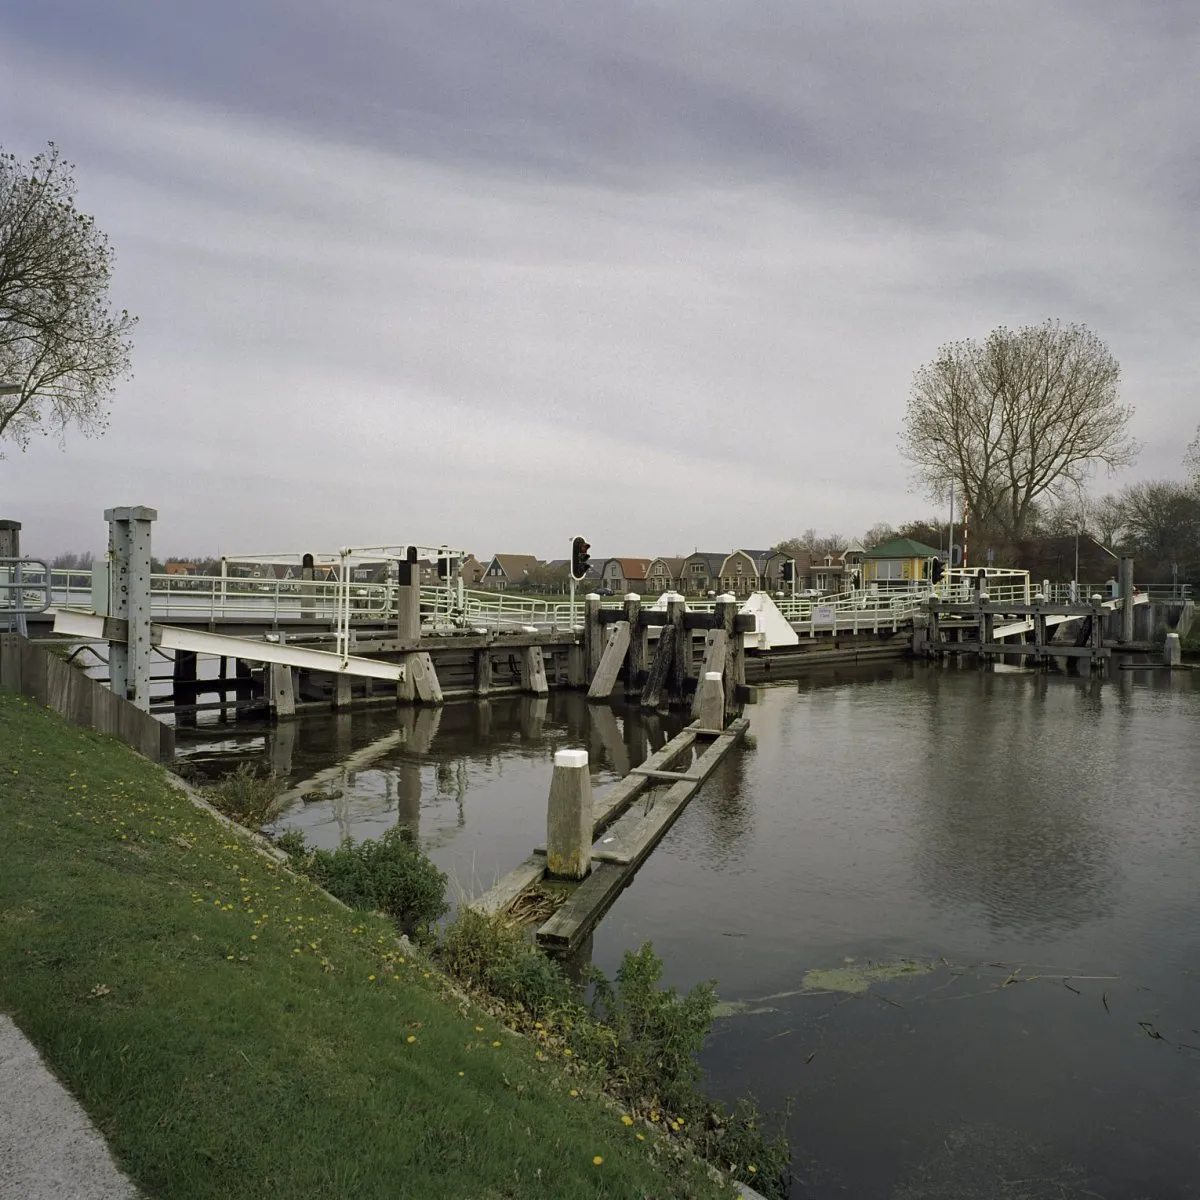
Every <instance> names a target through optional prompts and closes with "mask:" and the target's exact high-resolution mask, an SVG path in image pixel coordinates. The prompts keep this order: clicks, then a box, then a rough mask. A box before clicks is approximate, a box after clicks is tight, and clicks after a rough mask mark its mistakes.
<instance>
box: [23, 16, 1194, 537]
mask: <svg viewBox="0 0 1200 1200" xmlns="http://www.w3.org/2000/svg"><path fill="white" fill-rule="evenodd" d="M1188 11H1189V10H1188V7H1187V6H1185V5H1180V6H1175V5H1169V4H1139V5H1136V6H1135V5H1127V4H1117V3H1104V2H1100V3H1097V2H1094V0H1093V2H1089V3H1058V4H1041V3H1038V4H1035V3H1033V2H1032V0H1028V2H1024V3H1012V4H1005V5H995V6H986V5H971V6H965V5H962V4H958V3H953V4H952V3H949V2H946V3H925V4H918V3H913V4H905V5H897V4H894V3H891V2H890V0H888V2H887V3H884V0H876V2H875V3H870V4H857V5H853V6H848V5H844V4H833V3H823V4H822V3H814V4H804V5H798V4H794V3H789V4H783V3H769V4H764V5H755V6H745V5H738V6H734V5H732V4H717V3H708V2H698V3H688V4H683V3H675V4H667V3H665V2H660V3H657V4H651V3H640V4H633V3H614V4H594V5H590V6H582V5H563V4H551V3H549V2H548V0H547V2H533V0H529V2H525V3H510V4H504V5H498V4H495V3H483V2H482V0H479V2H473V3H443V4H434V5H397V4H394V3H384V2H383V0H380V2H378V3H366V2H359V3H350V4H336V5H335V4H333V3H332V0H321V2H319V3H309V4H306V5H304V6H296V5H293V4H290V3H288V4H284V3H283V0H237V2H235V0H217V2H216V3H211V4H208V5H205V6H192V7H190V8H189V7H183V6H176V5H165V4H160V3H157V2H152V0H116V2H114V3H110V4H106V5H104V6H96V5H92V4H87V3H85V2H84V0H41V2H40V3H39V4H38V5H26V6H22V7H21V9H20V10H19V11H18V12H15V13H10V14H6V16H5V18H4V19H3V20H4V32H5V34H7V35H10V36H6V37H5V39H4V43H5V44H6V45H7V47H8V50H7V57H5V54H6V52H5V50H4V49H0V59H3V61H0V77H2V78H4V79H5V80H6V81H7V84H6V86H8V87H9V88H10V89H11V95H12V102H11V104H10V105H9V106H8V108H9V111H10V114H11V116H12V121H11V124H10V129H11V130H12V131H13V133H15V134H16V135H17V136H18V137H19V139H20V144H19V145H18V146H17V147H16V148H18V149H21V150H23V151H26V152H28V151H30V150H32V149H36V147H37V144H38V143H39V142H41V141H44V140H45V139H46V138H48V137H55V138H56V139H58V140H59V141H61V142H62V143H63V145H64V147H65V149H66V152H67V154H68V156H69V157H73V158H75V159H76V160H77V161H79V163H80V172H79V178H80V184H81V189H82V191H83V198H84V202H85V205H87V206H89V207H91V208H92V209H93V210H94V211H95V212H96V213H97V216H98V218H99V219H100V221H101V224H102V225H103V226H104V228H106V229H107V230H108V231H109V232H110V233H111V234H112V236H113V239H114V242H115V244H116V245H117V247H118V251H119V260H118V277H117V284H118V287H119V289H120V292H121V299H122V302H126V303H128V304H129V305H130V307H132V308H134V309H136V310H137V311H139V312H140V313H141V314H142V317H143V325H142V328H141V332H140V335H139V343H138V357H137V378H136V380H135V381H134V383H133V384H131V385H130V386H129V387H128V388H127V389H123V391H122V394H121V396H120V397H119V399H118V404H117V408H116V410H115V414H114V427H113V430H112V433H111V435H110V437H109V438H108V439H107V440H106V441H103V442H97V443H82V442H78V441H74V442H72V444H71V447H70V451H69V454H68V455H67V456H66V457H63V458H60V457H58V456H57V455H56V454H55V452H53V451H52V450H51V449H49V448H47V447H39V448H38V449H37V450H36V452H35V453H31V455H30V456H28V457H27V458H25V459H24V460H12V461H10V462H8V463H6V464H4V466H3V468H0V470H2V471H3V476H0V478H3V479H4V480H6V485H7V486H8V487H11V488H12V489H14V490H13V491H12V492H11V499H10V498H6V497H4V496H0V503H3V504H4V506H6V507H12V505H13V504H14V503H16V502H17V501H20V502H21V503H28V500H27V499H24V498H25V497H28V496H34V495H40V496H43V497H47V498H46V499H44V500H43V501H41V502H39V503H42V504H44V506H45V507H44V508H43V509H42V510H41V511H42V512H43V513H44V514H45V517H44V519H45V520H46V521H47V522H48V523H49V527H50V528H52V529H56V530H59V532H58V533H56V534H55V535H54V536H55V537H58V538H59V539H60V541H62V542H63V543H66V542H68V541H72V540H74V541H78V539H73V538H70V537H69V536H68V534H67V532H66V528H67V525H66V524H63V523H64V522H66V523H68V524H69V521H70V520H71V519H76V520H77V519H81V518H68V517H67V516H65V515H63V514H65V513H66V512H67V511H68V510H71V511H78V510H82V509H92V508H94V509H95V514H94V519H95V520H97V521H98V519H99V516H98V514H99V510H100V509H101V508H102V507H104V506H105V505H106V504H111V503H120V502H125V500H129V499H136V500H140V501H142V502H146V503H154V504H157V505H158V506H159V507H160V508H161V509H162V510H163V513H164V517H163V522H162V527H161V536H163V537H170V538H176V539H178V542H177V543H176V544H177V545H178V546H179V548H181V549H183V548H185V547H191V548H204V547H205V546H206V545H211V542H212V540H213V539H214V538H216V539H219V540H220V541H221V543H222V544H223V545H224V546H225V547H226V548H228V546H229V545H230V544H231V542H232V541H233V540H242V541H244V539H242V537H241V534H242V531H243V529H253V530H255V531H261V532H262V533H263V534H264V535H266V534H270V539H269V540H271V541H273V542H275V543H276V544H280V545H291V544H292V542H293V541H294V539H295V538H296V537H298V536H300V534H299V532H298V530H303V532H304V534H305V536H309V535H311V536H317V535H320V537H321V538H322V539H324V540H325V542H326V544H335V543H336V542H338V541H341V540H345V539H346V538H347V537H350V536H352V535H351V534H350V533H348V532H347V529H348V528H351V527H352V528H354V529H357V530H359V531H360V532H361V534H362V536H361V537H360V536H358V535H353V537H354V540H371V539H374V538H378V537H381V536H383V537H390V536H395V533H394V531H395V530H396V529H397V528H398V527H400V526H404V527H405V528H406V529H408V530H411V529H412V528H413V527H414V526H415V527H418V528H419V529H420V530H421V533H420V536H431V535H434V534H435V531H436V540H443V539H444V538H445V539H453V540H458V541H464V542H465V543H466V544H468V545H469V546H470V547H471V548H473V549H475V550H477V551H479V552H485V553H486V552H487V551H488V550H490V549H496V548H502V547H504V546H507V547H508V548H512V549H523V548H531V549H534V550H536V551H538V552H541V553H543V554H547V555H548V554H550V553H555V552H558V551H559V550H561V545H560V543H561V541H562V536H561V535H562V531H563V529H564V528H570V529H575V528H584V529H586V530H587V532H588V533H589V536H591V537H592V540H593V543H594V544H597V545H600V544H603V545H606V546H610V547H617V548H620V549H623V550H624V551H626V552H629V553H657V552H660V551H663V550H664V549H690V548H692V547H693V546H694V545H696V544H697V543H698V542H708V543H710V544H714V545H723V544H725V543H726V542H728V543H733V542H740V543H742V544H751V543H766V542H769V541H772V540H774V539H776V538H778V537H781V536H784V535H786V534H787V533H789V532H794V531H796V530H798V529H801V528H803V527H805V526H807V525H818V526H822V527H826V528H832V527H837V528H841V529H843V530H845V531H847V532H857V531H859V530H861V529H862V528H865V527H866V526H867V525H868V524H870V523H872V522H873V521H875V520H877V519H884V518H886V519H892V520H900V519H903V518H904V517H905V516H907V515H911V514H912V513H914V512H916V511H920V510H922V509H923V508H924V505H923V503H922V502H921V500H920V499H919V498H917V497H914V496H911V495H908V494H907V493H906V490H905V482H906V481H905V472H904V468H903V466H902V464H901V463H900V462H899V461H898V459H897V456H896V452H895V433H896V428H897V426H898V424H899V420H900V416H901V413H902V409H903V400H904V396H905V393H906V390H907V386H908V380H909V378H910V376H911V372H912V370H913V369H914V368H915V367H916V366H917V365H918V364H919V363H920V362H921V361H923V360H924V359H926V358H927V357H928V356H929V355H930V354H931V353H932V352H933V351H934V349H935V348H936V346H937V345H938V344H939V343H941V342H943V341H946V340H950V339H953V338H957V337H961V336H972V335H979V334H982V333H984V332H986V330H987V329H989V328H991V327H993V326H994V325H996V324H1000V323H1002V322H1004V323H1010V324H1015V323H1021V322H1024V321H1030V320H1040V319H1042V318H1043V317H1046V316H1051V315H1056V316H1062V317H1063V318H1064V319H1068V320H1085V321H1087V322H1089V323H1091V324H1092V325H1093V326H1094V327H1096V328H1097V330H1098V332H1100V334H1101V335H1102V336H1104V337H1105V338H1107V339H1108V340H1109V341H1110V343H1111V344H1112V346H1113V348H1114V350H1115V351H1116V353H1117V354H1118V356H1119V357H1120V358H1121V359H1122V361H1123V362H1124V364H1125V368H1126V393H1127V396H1128V398H1129V399H1130V400H1131V401H1133V402H1134V403H1135V404H1137V405H1138V406H1139V410H1140V411H1139V418H1138V421H1139V428H1138V433H1139V435H1140V436H1142V437H1143V438H1144V439H1145V440H1146V441H1147V443H1148V445H1147V451H1146V454H1145V456H1144V459H1143V468H1144V470H1145V471H1146V472H1147V473H1149V474H1162V473H1170V472H1172V471H1174V470H1175V469H1176V468H1177V465H1178V464H1177V461H1176V460H1177V459H1178V454H1179V448H1178V446H1177V444H1176V442H1177V440H1178V437H1179V430H1180V421H1181V411H1180V410H1181V406H1182V407H1184V408H1186V405H1187V404H1188V403H1189V402H1190V403H1191V404H1192V405H1193V415H1191V416H1186V414H1185V419H1184V421H1183V425H1184V428H1186V429H1188V430H1190V429H1191V428H1192V427H1194V425H1195V422H1196V420H1197V419H1200V403H1197V402H1196V392H1195V360H1194V354H1193V351H1192V350H1191V342H1192V339H1193V336H1194V328H1195V325H1196V321H1197V318H1200V303H1198V291H1197V285H1196V283H1195V278H1196V274H1195V268H1196V265H1197V264H1196V239H1195V236H1194V235H1195V228H1194V225H1195V221H1194V216H1193V211H1194V200H1195V197H1196V195H1197V194H1198V193H1200V188H1198V187H1197V183H1198V176H1197V171H1198V167H1197V163H1198V162H1200V156H1198V155H1197V153H1196V149H1197V147H1196V134H1195V129H1194V121H1193V117H1192V112H1193V110H1194V108H1195V100H1196V95H1195V92H1196V83H1195V78H1196V73H1195V71H1194V60H1195V57H1196V48H1197V35H1196V33H1195V31H1194V30H1193V29H1192V28H1191V27H1190V26H1189V25H1188V24H1187V23H1186V16H1187V13H1188ZM7 136H9V135H8V134H6V137H7ZM547 485H548V486H549V487H551V488H552V489H554V491H553V500H552V501H550V502H547V501H546V500H545V493H544V491H543V490H541V489H543V488H544V487H545V486H547ZM127 489H128V490H127ZM129 490H132V491H136V492H137V493H138V494H137V495H136V496H131V495H130V491H129ZM116 492H120V493H121V494H120V495H116V494H115V493H116ZM66 493H70V494H72V495H74V496H76V497H78V501H79V503H78V505H77V506H75V507H74V508H72V506H70V505H67V506H63V505H62V504H61V502H60V501H59V500H53V501H51V500H50V499H49V498H48V497H50V496H60V495H62V494H66ZM164 495H165V496H166V497H167V500H164V499H163V496H164ZM122 496H123V497H124V499H122ZM683 496H686V497H687V503H686V504H682V503H681V497H683ZM731 497H736V503H733V504H731V502H730V498H731ZM168 500H169V503H168ZM172 508H174V513H172ZM380 526H383V527H384V528H380ZM47 536H49V535H47ZM406 536H407V535H406Z"/></svg>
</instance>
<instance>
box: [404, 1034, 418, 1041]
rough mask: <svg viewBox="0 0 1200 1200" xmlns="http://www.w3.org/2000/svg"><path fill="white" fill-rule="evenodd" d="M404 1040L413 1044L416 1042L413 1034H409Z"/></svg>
mask: <svg viewBox="0 0 1200 1200" xmlns="http://www.w3.org/2000/svg"><path fill="white" fill-rule="evenodd" d="M404 1040H405V1041H406V1042H415V1041H416V1040H417V1035H416V1034H415V1033H410V1034H409V1035H408V1037H406V1038H405V1039H404Z"/></svg>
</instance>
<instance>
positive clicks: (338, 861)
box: [279, 827, 791, 1200]
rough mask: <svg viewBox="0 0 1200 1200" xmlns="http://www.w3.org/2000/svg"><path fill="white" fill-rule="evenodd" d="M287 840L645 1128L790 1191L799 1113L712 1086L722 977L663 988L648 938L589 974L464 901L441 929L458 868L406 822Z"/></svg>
mask: <svg viewBox="0 0 1200 1200" xmlns="http://www.w3.org/2000/svg"><path fill="white" fill-rule="evenodd" d="M279 844H280V846H281V848H283V849H284V850H286V851H287V853H288V854H289V858H290V861H291V863H292V865H293V867H294V868H295V869H297V870H299V871H301V872H304V873H307V874H309V875H310V876H311V877H312V878H313V879H314V880H316V881H317V882H319V883H320V884H321V885H322V886H323V887H325V888H327V889H328V890H329V891H330V892H331V893H332V894H333V895H335V896H337V897H338V899H340V900H343V901H344V902H345V903H347V904H349V905H351V906H352V907H368V908H375V909H380V910H382V911H384V912H386V913H388V914H390V915H391V916H392V917H393V918H394V919H395V920H397V921H398V922H399V923H400V924H401V926H402V927H404V928H405V929H406V930H409V931H415V932H416V933H417V934H418V936H423V937H424V938H425V939H426V940H427V941H428V942H429V944H430V946H431V948H432V951H433V954H434V957H435V960H436V962H437V963H438V965H439V966H440V967H441V968H442V969H443V970H444V971H445V972H446V974H447V975H448V976H449V977H450V978H451V979H452V980H453V981H455V983H457V984H458V985H459V986H461V987H462V988H463V989H464V990H465V991H466V992H467V994H468V995H469V996H470V997H471V998H472V999H473V1000H474V1001H475V1002H476V1003H478V1004H479V1005H480V1006H481V1007H484V1008H485V1009H487V1010H488V1011H489V1012H490V1013H491V1014H492V1015H493V1016H494V1017H495V1018H496V1019H498V1020H500V1021H502V1022H503V1023H504V1024H505V1025H506V1026H508V1027H509V1028H510V1029H513V1030H516V1031H518V1032H520V1033H523V1034H525V1035H526V1036H527V1037H529V1038H530V1039H531V1040H532V1042H533V1043H534V1045H535V1046H536V1050H535V1057H536V1058H537V1059H538V1060H539V1061H543V1062H546V1061H550V1060H552V1059H553V1060H557V1061H558V1062H559V1063H560V1064H563V1065H564V1066H565V1069H566V1070H567V1071H568V1072H569V1073H570V1074H571V1075H573V1076H575V1077H576V1078H577V1079H578V1080H579V1082H580V1083H581V1084H582V1085H584V1086H586V1087H588V1088H590V1089H593V1090H596V1091H599V1092H601V1093H602V1094H604V1095H605V1096H607V1097H608V1098H609V1099H610V1100H611V1101H612V1102H613V1103H614V1105H615V1106H616V1107H617V1108H619V1109H620V1112H621V1117H620V1119H621V1121H622V1123H623V1124H625V1125H626V1126H627V1127H629V1128H631V1129H634V1130H635V1133H634V1137H635V1139H636V1140H638V1141H644V1140H645V1138H646V1137H647V1134H648V1133H649V1132H651V1131H653V1132H654V1133H656V1134H657V1135H658V1136H659V1137H662V1138H666V1139H669V1140H670V1141H672V1142H674V1143H675V1144H676V1145H678V1146H679V1147H680V1148H682V1149H683V1150H685V1151H687V1152H690V1153H692V1154H695V1155H697V1156H699V1157H700V1158H702V1159H703V1160H704V1161H706V1162H708V1163H709V1164H711V1165H712V1166H714V1167H716V1168H717V1169H718V1170H719V1171H721V1172H723V1173H725V1174H728V1175H729V1176H731V1177H733V1178H735V1179H739V1180H742V1181H743V1182H745V1183H747V1184H748V1185H750V1186H751V1187H752V1188H754V1189H755V1190H756V1191H758V1192H761V1193H762V1194H763V1195H765V1196H767V1197H769V1198H771V1200H776V1198H779V1200H782V1198H783V1197H786V1196H787V1194H788V1189H789V1186H790V1182H791V1153H790V1149H789V1147H788V1143H787V1139H786V1137H785V1136H784V1134H783V1133H782V1129H783V1127H784V1125H785V1124H786V1117H787V1114H786V1113H785V1114H781V1116H780V1119H779V1121H778V1126H779V1130H780V1132H777V1133H774V1134H772V1133H770V1132H769V1131H768V1129H767V1127H766V1125H765V1123H764V1121H763V1119H762V1116H761V1114H760V1112H759V1110H758V1108H757V1106H756V1105H755V1104H754V1103H753V1102H752V1101H751V1100H749V1099H744V1100H741V1101H739V1102H738V1103H737V1104H736V1105H735V1106H734V1107H733V1108H732V1110H730V1109H728V1108H726V1107H725V1106H723V1105H722V1104H720V1103H719V1102H717V1101H715V1100H713V1099H711V1098H710V1097H708V1096H706V1095H705V1094H704V1092H703V1091H702V1090H701V1088H700V1077H701V1072H700V1068H699V1065H698V1063H697V1059H696V1056H697V1055H698V1054H699V1052H700V1050H701V1049H702V1048H703V1046H704V1043H705V1041H706V1040H707V1038H708V1035H709V1032H710V1031H711V1028H712V1023H713V1019H714V1015H715V1011H716V1005H717V994H716V987H715V984H714V983H702V984H697V985H696V986H695V987H693V988H692V989H691V991H689V992H688V993H687V994H686V995H683V996H680V995H679V994H678V993H677V992H676V991H675V989H673V988H662V987H660V986H659V983H660V980H661V978H662V967H663V964H662V962H661V960H660V959H659V958H658V957H657V956H656V955H655V953H654V950H653V947H652V946H651V945H650V943H646V944H645V945H643V946H642V947H641V949H639V950H637V951H627V952H626V954H625V956H624V958H623V960H622V962H621V965H620V967H619V968H618V970H617V973H616V978H615V980H609V979H608V978H607V977H606V976H605V975H604V974H603V972H601V971H599V970H598V969H596V968H594V967H592V968H589V970H588V971H587V973H586V976H585V979H584V981H583V985H582V986H581V985H580V984H577V983H575V982H574V981H572V980H571V979H570V978H569V977H568V976H567V974H566V973H565V972H564V971H563V969H562V967H561V966H560V965H559V964H558V963H557V962H555V961H554V960H552V959H550V958H547V957H546V955H544V954H542V953H541V952H540V951H539V950H538V949H537V948H536V947H535V946H534V945H533V943H532V940H531V937H530V931H529V930H527V929H526V928H524V927H523V926H521V925H520V924H519V923H517V922H515V921H511V920H508V919H505V918H504V917H502V916H498V917H485V916H482V915H481V914H479V913H477V912H474V911H473V910H471V909H469V908H467V907H465V906H463V907H461V908H460V909H459V911H458V914H457V916H456V918H455V919H454V921H453V922H452V923H451V924H450V925H449V926H448V927H446V929H445V930H444V931H443V932H442V934H441V936H440V938H436V939H435V938H433V935H432V933H431V932H430V931H431V928H432V925H433V922H435V921H436V920H437V919H438V918H439V917H440V916H442V915H443V914H444V913H445V912H446V911H447V908H448V905H447V903H446V899H445V887H446V878H445V876H444V875H441V873H440V872H437V870H436V868H434V867H433V865H432V864H431V863H430V862H429V860H428V859H427V858H426V857H425V856H424V855H423V854H422V853H421V851H420V849H419V848H418V846H417V843H416V839H415V837H414V836H413V834H412V833H411V832H410V831H408V830H407V829H402V828H401V827H393V828H392V829H391V830H389V831H388V832H387V833H386V834H385V835H384V836H383V838H381V839H380V840H379V841H378V842H375V841H372V840H367V841H364V842H360V843H351V842H343V843H342V845H341V846H340V847H339V848H338V849H337V850H336V851H332V852H330V851H322V850H311V849H308V848H307V847H306V846H305V844H304V839H303V836H302V835H299V834H298V833H297V832H295V831H291V832H289V833H285V834H284V835H283V836H282V837H281V838H280V839H279ZM589 990H590V995H591V998H590V1001H589V1000H588V998H587V997H588V991H589ZM578 1092H579V1089H578V1088H576V1089H574V1090H573V1091H571V1093H570V1094H571V1095H572V1096H575V1095H577V1094H578Z"/></svg>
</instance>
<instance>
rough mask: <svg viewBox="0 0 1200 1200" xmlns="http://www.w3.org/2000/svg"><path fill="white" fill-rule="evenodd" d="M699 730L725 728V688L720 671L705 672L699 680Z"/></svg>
mask: <svg viewBox="0 0 1200 1200" xmlns="http://www.w3.org/2000/svg"><path fill="white" fill-rule="evenodd" d="M699 690H700V713H699V717H698V720H699V722H700V728H701V729H718V730H719V729H724V728H725V688H724V686H723V685H722V683H721V672H720V671H705V673H704V678H703V679H701V680H700V689H699Z"/></svg>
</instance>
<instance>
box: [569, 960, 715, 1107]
mask: <svg viewBox="0 0 1200 1200" xmlns="http://www.w3.org/2000/svg"><path fill="white" fill-rule="evenodd" d="M662 967H663V964H662V959H660V958H659V957H658V955H656V954H655V953H654V947H653V946H652V945H651V944H650V943H649V942H647V943H646V944H645V945H644V946H642V948H641V949H640V950H627V951H626V952H625V956H624V958H623V959H622V960H621V965H620V966H619V967H618V968H617V979H616V986H615V987H614V986H613V984H612V983H610V982H609V980H608V979H607V978H606V977H605V976H604V974H603V973H602V972H600V971H596V970H593V971H592V972H591V973H590V981H591V983H592V986H593V993H592V996H593V998H592V1013H593V1014H594V1016H595V1017H596V1019H597V1020H598V1021H599V1022H600V1023H601V1024H603V1025H607V1026H608V1027H609V1028H610V1029H611V1030H612V1031H613V1033H614V1034H615V1035H616V1040H615V1042H614V1043H613V1045H612V1048H611V1049H610V1051H609V1055H608V1057H609V1063H608V1065H609V1068H610V1069H611V1070H613V1071H616V1072H619V1073H620V1074H621V1076H622V1077H623V1079H624V1082H625V1086H626V1087H627V1088H628V1089H629V1090H630V1091H631V1092H632V1093H633V1094H634V1095H651V1096H652V1095H657V1096H660V1097H661V1098H662V1101H663V1103H664V1104H665V1105H666V1106H667V1107H669V1108H672V1109H674V1110H675V1111H676V1112H682V1111H684V1110H685V1109H687V1108H688V1107H689V1105H690V1104H692V1103H694V1100H695V1088H696V1084H697V1082H698V1081H699V1079H700V1067H699V1066H698V1064H697V1063H696V1055H697V1054H699V1053H700V1051H701V1049H703V1047H704V1042H705V1040H706V1039H707V1037H708V1033H709V1030H710V1029H711V1028H712V1022H713V1015H714V1013H715V1011H716V1006H717V991H716V986H715V985H714V984H712V983H698V984H696V986H695V987H694V988H692V990H691V991H690V992H688V994H687V995H686V996H683V997H680V996H679V994H678V993H677V992H676V991H675V989H674V988H660V987H659V986H658V981H659V980H660V979H661V978H662Z"/></svg>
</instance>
